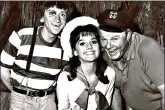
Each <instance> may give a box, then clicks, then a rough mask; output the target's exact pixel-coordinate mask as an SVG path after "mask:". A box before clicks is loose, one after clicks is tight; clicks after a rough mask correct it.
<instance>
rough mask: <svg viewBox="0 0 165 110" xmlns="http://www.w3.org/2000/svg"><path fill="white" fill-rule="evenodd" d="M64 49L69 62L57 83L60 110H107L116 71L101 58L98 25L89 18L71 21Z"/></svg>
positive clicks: (84, 17) (66, 28)
mask: <svg viewBox="0 0 165 110" xmlns="http://www.w3.org/2000/svg"><path fill="white" fill-rule="evenodd" d="M61 45H62V48H63V50H64V52H65V53H68V56H69V57H70V60H69V64H68V65H67V66H66V67H64V69H63V71H62V73H61V74H60V75H59V78H58V81H57V97H58V110H108V109H109V108H110V105H111V99H112V92H113V89H114V80H115V71H114V70H113V69H112V68H111V67H108V66H107V64H106V62H105V61H104V60H103V58H102V52H101V45H100V33H99V29H98V23H97V21H96V20H95V19H93V18H91V17H86V16H83V17H78V18H75V19H73V20H72V21H70V22H69V23H68V24H67V25H66V26H65V28H64V30H63V32H62V34H61Z"/></svg>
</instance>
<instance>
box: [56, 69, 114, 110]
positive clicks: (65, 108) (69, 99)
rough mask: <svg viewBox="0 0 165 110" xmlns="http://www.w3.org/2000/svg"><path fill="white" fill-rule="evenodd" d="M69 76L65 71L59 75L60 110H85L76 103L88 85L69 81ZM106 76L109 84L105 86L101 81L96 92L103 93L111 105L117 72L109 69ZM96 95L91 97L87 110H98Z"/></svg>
mask: <svg viewBox="0 0 165 110" xmlns="http://www.w3.org/2000/svg"><path fill="white" fill-rule="evenodd" d="M77 72H80V71H77ZM68 74H70V73H68V72H66V71H63V72H62V73H61V74H60V75H59V78H58V81H57V97H58V110H83V109H82V108H81V107H80V106H79V105H78V104H77V103H76V102H75V101H76V99H77V98H78V97H79V96H80V95H81V93H82V92H83V91H84V90H85V89H86V85H85V84H84V83H83V82H82V81H81V80H79V79H78V78H75V79H74V80H72V81H69V80H68V78H67V75H68ZM104 75H105V76H106V75H107V77H108V79H109V83H108V84H104V83H102V82H101V81H98V83H97V85H96V87H95V90H96V91H99V92H101V93H102V94H103V95H104V96H105V98H106V99H107V101H108V104H109V105H110V104H111V98H112V92H113V89H114V81H115V71H114V70H113V69H112V68H110V67H107V68H106V70H105V73H104ZM95 95H96V93H93V94H92V95H89V97H88V106H87V110H96V108H97V104H96V100H95Z"/></svg>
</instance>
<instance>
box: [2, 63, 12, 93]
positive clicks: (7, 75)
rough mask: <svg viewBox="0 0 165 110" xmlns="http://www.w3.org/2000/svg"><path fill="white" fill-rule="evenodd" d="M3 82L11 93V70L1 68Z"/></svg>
mask: <svg viewBox="0 0 165 110" xmlns="http://www.w3.org/2000/svg"><path fill="white" fill-rule="evenodd" d="M1 80H2V82H3V83H4V84H5V86H6V87H7V88H8V89H9V90H10V91H11V90H12V86H11V84H10V70H9V69H8V68H5V67H2V66H1Z"/></svg>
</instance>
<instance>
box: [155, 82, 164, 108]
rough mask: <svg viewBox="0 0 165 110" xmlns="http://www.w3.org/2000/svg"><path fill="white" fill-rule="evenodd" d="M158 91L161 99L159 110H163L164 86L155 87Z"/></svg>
mask: <svg viewBox="0 0 165 110" xmlns="http://www.w3.org/2000/svg"><path fill="white" fill-rule="evenodd" d="M157 88H158V90H159V91H160V93H161V95H162V99H161V109H162V110H164V106H165V105H164V84H162V85H161V86H158V87H157Z"/></svg>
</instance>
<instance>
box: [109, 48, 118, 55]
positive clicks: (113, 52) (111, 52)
mask: <svg viewBox="0 0 165 110" xmlns="http://www.w3.org/2000/svg"><path fill="white" fill-rule="evenodd" d="M107 51H108V53H109V54H110V55H116V53H117V51H118V49H117V48H116V49H113V50H107Z"/></svg>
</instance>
